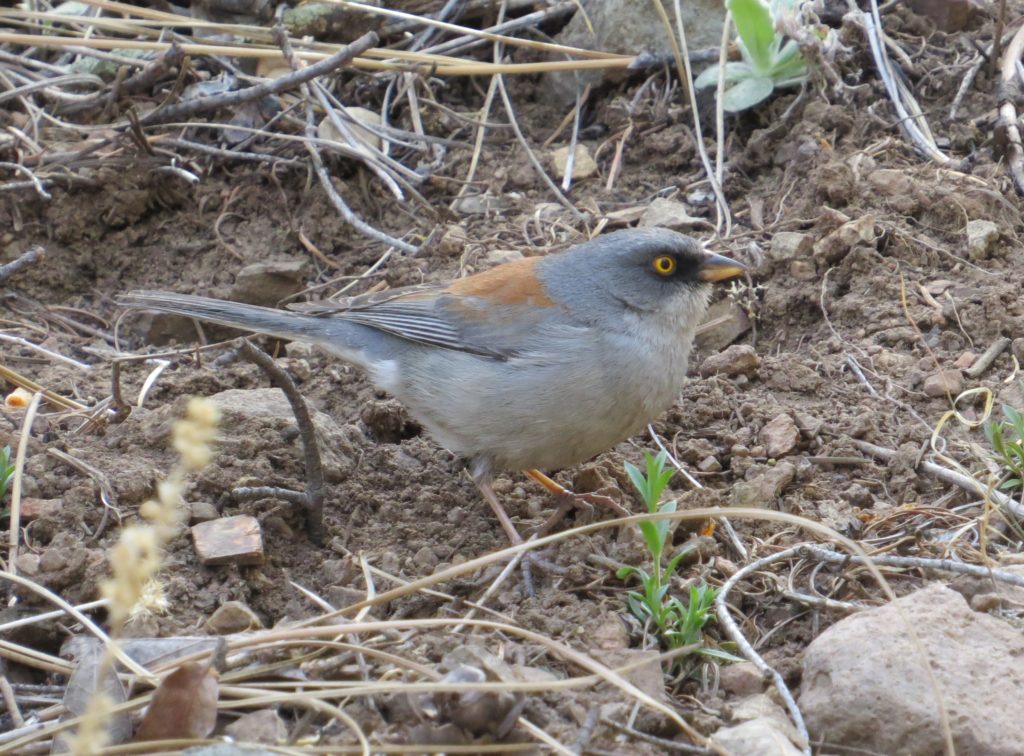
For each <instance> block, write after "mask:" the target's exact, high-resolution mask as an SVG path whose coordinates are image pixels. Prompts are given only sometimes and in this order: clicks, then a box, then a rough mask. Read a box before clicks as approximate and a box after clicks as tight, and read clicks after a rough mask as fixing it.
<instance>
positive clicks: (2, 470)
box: [0, 446, 14, 501]
mask: <svg viewBox="0 0 1024 756" xmlns="http://www.w3.org/2000/svg"><path fill="white" fill-rule="evenodd" d="M13 477H14V465H13V464H12V463H11V447H9V446H5V447H4V448H3V449H0V501H3V500H4V499H6V498H7V487H8V485H9V484H10V482H11V478H13Z"/></svg>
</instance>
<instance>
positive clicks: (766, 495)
mask: <svg viewBox="0 0 1024 756" xmlns="http://www.w3.org/2000/svg"><path fill="white" fill-rule="evenodd" d="M795 478H796V467H794V466H793V464H792V463H790V462H781V463H779V464H778V465H776V466H775V467H772V468H770V469H769V470H768V471H767V472H763V473H761V474H760V475H755V476H754V477H753V478H752V479H750V480H741V481H739V482H738V483H736V484H735V485H734V486H733V487H732V492H731V494H730V497H729V503H730V505H732V506H734V507H766V506H768V505H770V504H771V503H772V502H774V501H775V499H777V498H778V497H779V496H780V495H781V494H782V491H783V489H785V487H786V486H788V485H789V484H790V483H792V482H793V480H794V479H795Z"/></svg>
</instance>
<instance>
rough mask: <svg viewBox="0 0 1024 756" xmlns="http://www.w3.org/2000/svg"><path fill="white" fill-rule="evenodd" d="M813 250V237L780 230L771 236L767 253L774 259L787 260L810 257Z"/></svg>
mask: <svg viewBox="0 0 1024 756" xmlns="http://www.w3.org/2000/svg"><path fill="white" fill-rule="evenodd" d="M813 251H814V237H813V236H811V235H810V234H800V233H797V232H795V231H780V232H779V233H777V234H775V236H773V237H772V243H771V246H770V247H769V248H768V254H769V255H770V256H771V257H772V258H774V259H776V260H785V261H789V260H792V259H794V258H806V257H810V256H811V253H812V252H813Z"/></svg>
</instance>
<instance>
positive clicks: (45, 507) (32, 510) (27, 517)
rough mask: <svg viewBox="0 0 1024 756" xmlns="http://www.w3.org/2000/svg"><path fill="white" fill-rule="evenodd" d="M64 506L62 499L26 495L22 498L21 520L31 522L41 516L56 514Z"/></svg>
mask: <svg viewBox="0 0 1024 756" xmlns="http://www.w3.org/2000/svg"><path fill="white" fill-rule="evenodd" d="M62 506H63V501H62V500H61V499H36V498H33V497H31V496H25V497H24V498H22V500H21V521H22V522H31V521H32V520H38V519H39V518H40V517H47V516H52V515H55V514H57V513H58V512H60V510H61V507H62Z"/></svg>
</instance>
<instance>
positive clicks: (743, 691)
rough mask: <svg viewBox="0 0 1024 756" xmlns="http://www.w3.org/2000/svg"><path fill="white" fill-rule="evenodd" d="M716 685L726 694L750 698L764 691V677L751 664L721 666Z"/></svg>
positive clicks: (741, 663) (740, 663)
mask: <svg viewBox="0 0 1024 756" xmlns="http://www.w3.org/2000/svg"><path fill="white" fill-rule="evenodd" d="M718 684H719V685H720V686H721V687H722V690H724V691H725V692H726V693H732V694H733V695H736V696H752V695H754V694H756V693H761V692H762V691H763V690H764V675H762V674H761V671H760V670H759V669H758V668H757V667H756V666H754V664H753V663H752V662H738V663H736V664H723V665H722V669H721V670H720V671H719V673H718Z"/></svg>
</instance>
